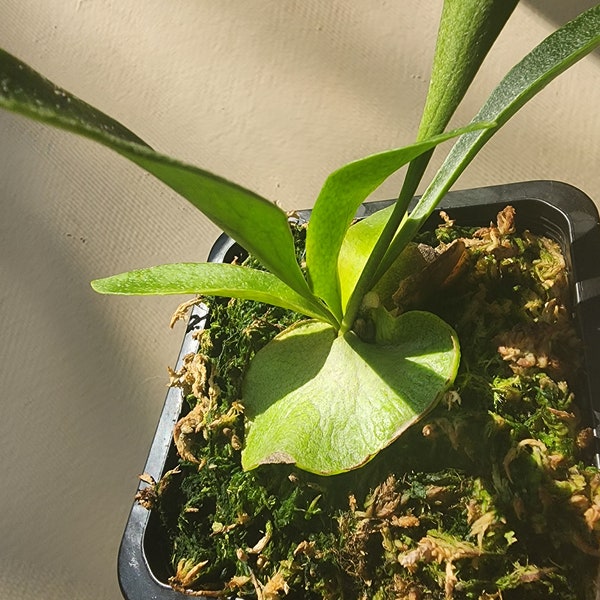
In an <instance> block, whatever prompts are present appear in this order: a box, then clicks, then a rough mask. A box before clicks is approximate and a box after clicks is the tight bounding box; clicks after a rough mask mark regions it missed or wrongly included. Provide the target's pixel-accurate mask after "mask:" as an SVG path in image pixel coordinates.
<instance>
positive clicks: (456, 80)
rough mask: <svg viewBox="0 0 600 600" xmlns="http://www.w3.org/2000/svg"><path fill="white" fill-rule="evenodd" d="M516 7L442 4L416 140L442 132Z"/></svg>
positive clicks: (471, 1) (491, 0)
mask: <svg viewBox="0 0 600 600" xmlns="http://www.w3.org/2000/svg"><path fill="white" fill-rule="evenodd" d="M518 3H519V0H444V7H443V9H442V16H441V19H440V27H439V30H438V34H437V41H436V48H435V56H434V60H433V66H432V69H431V78H430V81H429V90H428V92H427V99H426V101H425V107H424V108H423V116H422V118H421V124H420V126H419V133H418V135H417V140H422V139H425V138H427V137H430V136H432V135H436V134H438V133H440V132H442V131H443V130H444V129H445V127H446V125H447V124H448V122H449V121H450V118H451V117H452V115H453V114H454V111H455V110H456V108H457V106H458V105H459V104H460V101H461V100H462V98H463V97H464V95H465V92H466V91H467V89H468V88H469V86H470V85H471V82H472V81H473V78H474V77H475V74H476V73H477V71H478V70H479V67H480V66H481V64H482V62H483V60H484V59H485V57H486V55H487V53H488V52H489V50H490V48H491V46H492V44H493V43H494V41H495V40H496V38H497V37H498V34H499V33H500V31H501V30H502V29H503V27H504V25H505V24H506V21H508V18H509V17H510V15H511V14H512V12H513V11H514V9H515V7H516V6H517V4H518ZM411 196H412V193H411Z"/></svg>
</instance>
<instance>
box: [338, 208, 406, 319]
mask: <svg viewBox="0 0 600 600" xmlns="http://www.w3.org/2000/svg"><path fill="white" fill-rule="evenodd" d="M393 210H394V206H393V205H390V206H388V207H386V208H384V209H382V210H378V211H377V212H375V213H373V214H372V215H370V216H368V217H367V218H365V219H362V220H361V221H358V222H357V223H355V224H354V225H352V227H350V228H349V229H348V231H347V232H346V235H345V237H344V241H343V243H342V247H341V248H340V254H339V257H338V272H339V276H340V289H341V297H342V306H343V307H344V308H346V305H347V303H348V301H349V300H350V297H351V296H352V293H353V292H354V290H355V288H356V284H357V283H358V280H359V279H360V276H361V274H362V272H363V270H364V268H365V265H366V264H367V261H368V260H369V257H370V256H371V253H372V252H373V248H374V247H375V244H376V243H377V240H378V239H379V236H380V235H381V232H382V231H383V229H384V227H385V225H386V223H387V222H388V219H389V218H390V215H391V214H392V211H393Z"/></svg>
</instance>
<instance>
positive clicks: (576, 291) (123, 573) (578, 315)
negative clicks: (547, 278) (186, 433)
mask: <svg viewBox="0 0 600 600" xmlns="http://www.w3.org/2000/svg"><path fill="white" fill-rule="evenodd" d="M389 204H390V201H380V202H370V203H367V204H364V205H363V206H361V208H360V210H359V213H358V215H357V216H358V217H364V216H368V215H369V214H371V213H373V212H375V211H377V210H379V209H381V208H384V207H385V206H387V205H389ZM507 204H510V205H512V206H514V207H515V209H516V213H517V217H516V220H517V223H516V224H517V229H518V230H523V229H529V230H531V231H533V232H534V233H537V234H541V235H545V236H547V237H550V238H552V239H554V240H555V241H557V242H558V243H559V244H560V246H561V248H562V251H563V253H564V255H565V259H566V262H567V268H568V271H569V277H570V281H571V288H572V306H573V310H574V318H575V319H576V323H577V327H578V329H579V333H580V336H581V337H582V339H583V345H584V365H585V371H586V373H587V381H585V382H581V385H580V387H579V389H578V390H577V393H578V397H579V398H580V404H581V405H582V406H583V407H584V408H585V406H586V405H587V406H588V407H589V411H590V412H591V419H592V423H593V430H594V436H595V443H596V447H597V448H599V449H600V369H598V368H597V366H596V365H597V364H598V363H599V362H600V260H599V257H600V226H599V223H598V211H597V209H596V207H595V206H594V204H593V202H592V201H591V200H590V198H589V197H588V196H586V195H585V194H584V193H582V192H581V191H579V190H577V189H576V188H573V187H571V186H569V185H567V184H564V183H559V182H554V181H532V182H525V183H514V184H507V185H500V186H493V187H486V188H478V189H470V190H462V191H456V192H450V193H449V194H447V196H446V197H445V198H444V200H443V202H442V203H441V205H440V207H439V210H446V211H449V212H450V216H451V218H452V219H454V220H456V221H457V222H458V223H459V224H460V225H473V226H486V225H488V224H489V223H490V222H491V221H494V220H495V218H496V215H497V213H498V212H499V211H500V210H501V209H502V208H504V207H505V206H506V205H507ZM309 214H310V212H309V211H302V212H300V213H299V216H300V218H301V219H307V218H308V216H309ZM439 221H440V219H439V217H438V216H436V215H433V216H432V221H431V222H432V223H433V224H438V223H439ZM239 253H240V248H239V246H236V245H235V243H234V242H233V241H232V240H231V239H230V238H228V237H227V236H225V235H222V236H221V237H220V238H219V239H218V240H217V242H216V243H215V245H214V246H213V248H212V250H211V253H210V256H209V261H211V262H229V261H230V260H232V259H233V258H234V256H235V255H237V254H239ZM206 316H207V314H206V309H203V308H202V307H196V308H195V309H194V310H193V312H192V314H191V316H190V319H189V322H188V324H187V329H186V332H185V337H184V340H183V345H182V348H181V352H180V354H179V358H178V364H177V368H179V367H180V366H181V361H182V359H183V357H184V356H185V355H186V354H188V353H191V352H194V351H196V350H197V347H198V343H197V342H196V340H195V338H194V334H195V333H197V332H198V331H199V330H201V329H202V327H203V325H204V322H205V319H206ZM581 398H583V403H582V402H581ZM182 401H183V398H182V394H181V391H180V390H179V389H176V388H171V389H170V390H169V392H168V394H167V397H166V400H165V404H164V408H163V411H162V414H161V417H160V420H159V423H158V426H157V429H156V434H155V436H154V440H153V442H152V446H151V448H150V452H149V455H148V459H147V462H146V465H145V467H144V472H145V473H148V474H149V475H151V476H152V477H153V478H154V479H155V480H156V481H158V480H159V479H160V478H161V477H162V475H163V473H165V472H166V471H167V470H168V469H170V468H173V467H174V466H175V465H176V464H177V457H176V452H175V448H174V444H173V438H172V433H173V427H174V425H175V423H176V422H177V421H178V420H179V418H180V413H181V411H182ZM595 457H596V458H595V462H596V466H598V467H600V452H598V451H597V452H596V454H595ZM146 485H147V484H145V483H140V487H139V489H140V490H141V489H143V488H144V487H146ZM118 574H119V583H120V586H121V591H122V593H123V596H124V598H126V599H127V600H150V599H156V600H175V599H183V598H188V597H189V596H186V595H184V594H182V593H180V592H177V591H175V590H173V589H172V588H171V587H170V586H169V585H168V583H167V580H168V578H169V577H170V576H171V575H172V574H173V573H172V570H171V566H170V562H169V551H168V548H167V547H166V544H165V539H164V535H163V533H162V531H161V523H160V519H159V518H158V516H157V515H156V514H154V513H153V511H148V510H146V509H145V508H143V507H142V506H140V505H138V504H134V506H133V507H132V509H131V513H130V516H129V519H128V521H127V526H126V528H125V532H124V535H123V539H122V541H121V547H120V550H119V559H118Z"/></svg>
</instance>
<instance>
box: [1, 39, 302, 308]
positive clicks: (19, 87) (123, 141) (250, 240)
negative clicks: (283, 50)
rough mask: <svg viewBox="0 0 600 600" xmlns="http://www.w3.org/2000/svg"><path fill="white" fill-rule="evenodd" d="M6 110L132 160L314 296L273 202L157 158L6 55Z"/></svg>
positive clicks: (110, 122) (283, 218)
mask: <svg viewBox="0 0 600 600" xmlns="http://www.w3.org/2000/svg"><path fill="white" fill-rule="evenodd" d="M0 107H2V108H5V109H7V110H10V111H13V112H16V113H20V114H23V115H25V116H27V117H30V118H32V119H36V120H38V121H42V122H44V123H47V124H50V125H53V126H55V127H59V128H62V129H66V130H68V131H72V132H74V133H77V134H79V135H82V136H85V137H88V138H91V139H93V140H95V141H97V142H100V143H101V144H104V145H105V146H108V147H109V148H111V149H112V150H114V151H116V152H118V153H119V154H121V155H122V156H124V157H126V158H128V159H129V160H131V161H132V162H134V163H136V164H137V165H139V166H140V167H142V168H143V169H145V170H146V171H148V172H149V173H152V174H153V175H154V176H155V177H157V178H158V179H160V180H161V181H163V182H164V183H166V184H167V185H168V186H169V187H171V188H172V189H174V190H175V191H176V192H178V193H179V194H181V195H182V196H183V197H184V198H186V199H187V200H189V201H190V202H191V203H192V204H193V205H194V206H195V207H196V208H198V209H199V210H201V211H202V212H203V213H204V214H205V215H206V216H207V217H208V218H209V219H211V220H212V221H213V222H214V223H215V224H216V225H217V226H218V227H220V228H221V229H222V230H223V231H225V232H226V233H227V234H228V235H230V236H231V237H232V238H233V239H235V240H236V241H237V242H238V243H239V244H241V245H242V246H243V247H244V248H245V249H246V250H247V251H248V252H250V253H251V254H253V255H254V256H255V257H256V258H257V259H258V260H259V261H260V262H261V263H262V264H263V265H264V266H265V267H266V268H267V269H269V271H271V272H272V273H273V274H275V275H277V276H278V277H279V278H280V279H281V280H282V281H284V282H285V283H287V284H288V285H289V286H290V287H291V288H293V289H294V290H296V291H297V292H298V293H299V294H301V295H303V296H307V297H310V296H311V294H310V291H309V289H308V285H307V283H306V281H305V279H304V277H303V275H302V272H301V271H300V268H299V266H298V264H297V262H296V257H295V251H294V242H293V238H292V235H291V232H290V229H289V225H288V222H287V217H286V214H285V213H284V211H282V210H281V209H280V208H278V207H277V206H275V205H274V204H272V203H271V202H269V201H268V200H265V199H264V198H262V197H260V196H258V195H257V194H255V193H254V192H251V191H249V190H247V189H244V188H242V187H241V186H239V185H236V184H234V183H231V182H229V181H227V180H225V179H222V178H221V177H218V176H216V175H213V174H212V173H208V172H207V171H203V170H201V169H198V168H197V167H194V166H190V165H186V164H184V163H181V162H179V161H177V160H174V159H172V158H169V157H167V156H163V155H161V154H158V153H156V152H154V151H153V150H152V149H151V148H149V146H147V145H146V144H145V143H144V142H143V141H142V140H141V139H140V138H138V137H137V136H136V135H134V134H133V133H131V132H130V131H129V130H128V129H126V128H125V127H123V126H122V125H120V124H119V123H118V122H117V121H115V120H114V119H111V118H110V117H108V116H107V115H105V114H104V113H102V112H100V111H99V110H97V109H95V108H94V107H92V106H90V105H89V104H86V103H85V102H83V101H82V100H79V99H78V98H76V97H74V96H73V95H71V94H69V93H68V92H66V91H65V90H63V89H61V88H60V87H58V86H56V85H54V84H53V83H52V82H50V81H48V80H47V79H45V78H44V77H43V76H42V75H40V74H39V73H37V72H36V71H34V70H33V69H31V68H30V67H28V66H27V65H26V64H24V63H23V62H21V61H20V60H18V59H17V58H15V57H14V56H11V55H10V54H8V53H7V52H5V51H3V50H0Z"/></svg>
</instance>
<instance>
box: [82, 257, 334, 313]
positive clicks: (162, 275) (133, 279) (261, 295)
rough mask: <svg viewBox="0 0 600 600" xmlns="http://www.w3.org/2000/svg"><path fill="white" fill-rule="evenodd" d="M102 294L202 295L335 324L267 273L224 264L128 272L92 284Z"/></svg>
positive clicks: (319, 308)
mask: <svg viewBox="0 0 600 600" xmlns="http://www.w3.org/2000/svg"><path fill="white" fill-rule="evenodd" d="M92 287H93V288H94V290H96V291H97V292H99V293H101V294H121V295H138V296H146V295H165V294H202V295H205V296H225V297H232V298H243V299H246V300H256V301H257V302H265V303H267V304H272V305H273V306H281V307H282V308H287V309H290V310H294V311H296V312H298V313H300V314H303V315H306V316H309V317H314V318H316V319H320V320H325V321H327V322H330V323H332V324H334V323H335V320H334V319H333V317H332V316H331V314H329V312H328V311H327V309H325V308H324V307H323V306H321V304H320V303H319V302H318V301H316V300H311V299H310V298H306V297H304V296H301V295H300V294H298V293H296V292H295V291H294V290H292V289H291V288H290V287H288V286H287V285H286V284H285V283H283V282H282V281H281V280H280V279H278V278H277V277H275V276H274V275H272V274H271V273H267V272H265V271H258V270H257V269H251V268H248V267H242V266H238V265H230V264H222V263H178V264H169V265H159V266H156V267H150V268H147V269H138V270H136V271H129V272H127V273H121V274H119V275H113V276H112V277H106V278H104V279H96V280H95V281H92Z"/></svg>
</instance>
